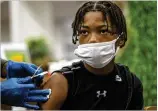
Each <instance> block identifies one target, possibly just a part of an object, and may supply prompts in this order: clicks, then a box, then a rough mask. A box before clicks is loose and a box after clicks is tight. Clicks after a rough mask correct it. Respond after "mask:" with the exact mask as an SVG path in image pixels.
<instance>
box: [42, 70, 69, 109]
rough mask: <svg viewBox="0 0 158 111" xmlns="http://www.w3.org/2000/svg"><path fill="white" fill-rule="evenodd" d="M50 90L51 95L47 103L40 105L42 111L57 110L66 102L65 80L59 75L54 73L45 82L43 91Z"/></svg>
mask: <svg viewBox="0 0 158 111" xmlns="http://www.w3.org/2000/svg"><path fill="white" fill-rule="evenodd" d="M48 88H50V89H51V95H50V97H49V99H48V101H47V102H45V103H41V108H42V109H43V110H58V109H60V107H61V105H62V104H63V102H64V101H65V100H66V97H67V92H68V82H67V79H66V78H65V77H64V76H63V75H62V74H60V73H54V74H53V75H52V76H51V78H50V79H49V80H48V81H47V82H46V84H45V85H44V87H43V89H48Z"/></svg>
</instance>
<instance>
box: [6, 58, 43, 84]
mask: <svg viewBox="0 0 158 111" xmlns="http://www.w3.org/2000/svg"><path fill="white" fill-rule="evenodd" d="M6 68H7V69H6V70H7V79H9V78H21V77H26V76H32V75H33V74H34V73H35V71H36V69H37V68H38V67H37V66H36V65H34V64H30V63H24V62H13V61H11V60H9V61H8V63H7V67H6ZM41 72H43V70H42V69H41V68H40V69H39V70H38V71H37V72H36V74H39V73H41ZM43 77H44V76H38V77H37V78H36V79H35V82H36V84H37V86H39V85H40V84H41V83H42V80H43Z"/></svg>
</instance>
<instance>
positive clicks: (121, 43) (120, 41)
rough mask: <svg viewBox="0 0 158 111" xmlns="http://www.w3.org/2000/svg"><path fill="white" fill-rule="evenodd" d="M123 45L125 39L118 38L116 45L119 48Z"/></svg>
mask: <svg viewBox="0 0 158 111" xmlns="http://www.w3.org/2000/svg"><path fill="white" fill-rule="evenodd" d="M124 45H125V40H124V39H123V38H120V39H119V41H118V46H120V48H122V47H123V46H124Z"/></svg>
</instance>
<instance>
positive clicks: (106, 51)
mask: <svg viewBox="0 0 158 111" xmlns="http://www.w3.org/2000/svg"><path fill="white" fill-rule="evenodd" d="M118 38H119V37H118ZM118 38H117V39H114V40H112V41H110V42H101V43H90V44H82V45H79V46H78V48H77V49H75V51H74V54H75V55H77V56H78V57H79V58H81V59H82V60H83V61H85V62H86V63H87V64H88V65H90V66H92V67H94V68H102V67H104V66H106V65H107V64H108V63H109V62H110V61H111V60H112V59H113V58H114V56H115V55H116V52H117V51H118V50H119V47H118V48H117V50H115V49H116V48H115V43H116V41H117V40H118Z"/></svg>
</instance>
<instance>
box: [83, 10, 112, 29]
mask: <svg viewBox="0 0 158 111" xmlns="http://www.w3.org/2000/svg"><path fill="white" fill-rule="evenodd" d="M92 24H93V25H107V24H108V25H112V23H111V19H110V16H109V15H106V17H105V16H104V15H103V13H102V12H101V11H97V12H87V13H86V14H85V15H84V17H83V20H82V22H81V24H80V25H81V26H86V25H92Z"/></svg>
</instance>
